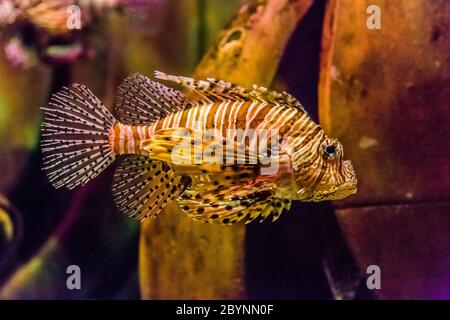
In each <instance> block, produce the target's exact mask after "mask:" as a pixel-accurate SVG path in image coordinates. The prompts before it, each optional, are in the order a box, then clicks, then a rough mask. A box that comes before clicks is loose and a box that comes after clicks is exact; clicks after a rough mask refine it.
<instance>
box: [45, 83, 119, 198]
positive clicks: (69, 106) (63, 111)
mask: <svg viewBox="0 0 450 320" xmlns="http://www.w3.org/2000/svg"><path fill="white" fill-rule="evenodd" d="M41 109H42V110H43V111H44V119H43V121H42V141H41V148H42V153H43V155H44V159H43V160H44V171H45V172H46V173H47V176H48V178H49V180H50V182H51V183H52V184H53V186H54V187H55V188H59V187H62V186H65V187H67V188H69V189H72V188H74V187H76V186H78V185H84V184H85V183H87V182H88V181H89V180H91V179H93V178H95V177H96V176H97V175H98V174H99V173H100V172H102V171H103V170H104V169H105V168H106V167H107V166H108V165H109V164H110V163H111V162H113V161H114V159H115V154H114V152H113V151H112V149H111V146H110V144H109V131H110V129H111V127H112V126H113V124H114V122H115V119H114V117H113V116H112V115H111V113H110V112H109V111H108V110H107V109H106V107H105V106H104V105H103V104H102V103H101V101H100V100H99V99H98V98H97V97H96V96H95V95H94V94H93V93H92V92H91V91H90V90H89V89H88V88H86V87H85V86H83V85H79V84H73V85H71V86H70V87H69V88H63V89H62V90H60V91H59V92H58V93H56V94H54V95H53V96H52V98H51V100H50V102H49V104H48V105H47V106H46V107H44V108H41Z"/></svg>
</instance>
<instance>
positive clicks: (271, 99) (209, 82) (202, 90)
mask: <svg viewBox="0 0 450 320" xmlns="http://www.w3.org/2000/svg"><path fill="white" fill-rule="evenodd" d="M155 77H156V78H158V79H161V80H167V81H172V82H175V83H177V84H179V85H181V86H183V87H185V88H186V89H188V90H190V91H192V92H194V93H195V94H197V95H198V96H199V97H200V98H201V100H202V101H205V102H207V103H210V102H215V101H225V100H234V101H236V100H237V101H254V100H256V101H259V102H265V103H269V104H271V105H274V106H280V105H285V106H290V107H292V108H294V109H298V110H299V111H301V112H302V113H306V111H305V109H304V108H303V106H302V105H301V103H300V102H299V101H298V100H297V99H296V98H295V97H293V96H292V95H290V94H289V93H287V92H285V91H283V92H277V91H274V90H270V89H267V88H265V87H261V86H257V85H253V88H252V90H247V89H245V88H243V87H240V86H238V85H235V84H233V83H230V82H226V81H223V80H217V79H214V78H207V79H206V80H194V79H192V78H189V77H181V76H173V75H168V74H165V73H163V72H161V71H156V72H155Z"/></svg>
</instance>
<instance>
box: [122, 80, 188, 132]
mask: <svg viewBox="0 0 450 320" xmlns="http://www.w3.org/2000/svg"><path fill="white" fill-rule="evenodd" d="M188 105H190V103H189V102H188V100H187V98H186V96H185V95H184V94H183V93H181V92H180V91H178V90H175V89H172V88H169V87H166V86H165V85H163V84H161V83H159V82H156V81H152V80H150V79H149V78H147V77H145V76H143V75H141V74H138V73H136V74H133V75H131V76H129V77H128V78H126V79H125V80H124V81H123V82H122V83H121V84H120V86H119V87H118V89H117V96H116V107H115V112H116V113H117V116H118V120H119V121H120V122H122V123H124V124H131V125H142V124H149V123H151V122H154V121H156V120H158V119H161V118H164V117H165V116H166V115H168V114H170V113H173V112H177V111H181V110H183V109H184V108H186V107H187V106H188Z"/></svg>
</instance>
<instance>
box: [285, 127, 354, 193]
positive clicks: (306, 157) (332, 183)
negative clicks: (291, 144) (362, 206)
mask: <svg viewBox="0 0 450 320" xmlns="http://www.w3.org/2000/svg"><path fill="white" fill-rule="evenodd" d="M316 138H317V139H313V140H312V141H310V142H309V143H308V144H306V145H305V146H303V147H302V148H301V149H299V150H294V162H293V167H294V177H295V180H296V185H297V197H298V199H299V200H302V201H316V202H317V201H325V200H340V199H344V198H346V197H348V196H349V195H352V194H354V193H356V190H357V187H356V186H357V180H356V175H355V170H354V169H353V166H352V163H351V162H350V161H349V160H345V161H344V160H343V159H344V150H343V148H342V144H341V143H340V142H339V141H338V140H337V139H332V138H328V137H327V136H326V135H325V134H321V135H319V136H318V137H316Z"/></svg>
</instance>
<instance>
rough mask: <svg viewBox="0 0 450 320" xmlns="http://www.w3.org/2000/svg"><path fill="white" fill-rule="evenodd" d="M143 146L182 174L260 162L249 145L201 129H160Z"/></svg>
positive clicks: (149, 153)
mask: <svg viewBox="0 0 450 320" xmlns="http://www.w3.org/2000/svg"><path fill="white" fill-rule="evenodd" d="M205 135H207V134H205ZM141 149H142V150H144V151H146V153H147V154H148V156H149V157H151V158H153V159H157V160H161V161H166V162H168V163H170V164H171V165H172V167H173V169H174V170H175V171H176V172H177V173H179V174H189V175H192V174H201V173H205V172H220V171H222V170H223V169H222V168H224V167H226V166H233V165H235V164H236V165H240V164H250V165H255V166H257V164H258V156H257V153H256V152H252V151H251V150H250V149H249V148H248V147H246V146H244V145H242V144H240V143H238V142H236V141H230V140H226V139H225V138H223V137H222V136H221V135H217V136H214V137H211V136H207V137H205V136H204V135H203V134H202V131H201V130H199V129H188V128H169V129H161V130H158V131H156V132H155V135H154V136H153V137H152V138H151V139H147V140H143V141H142V142H141Z"/></svg>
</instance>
